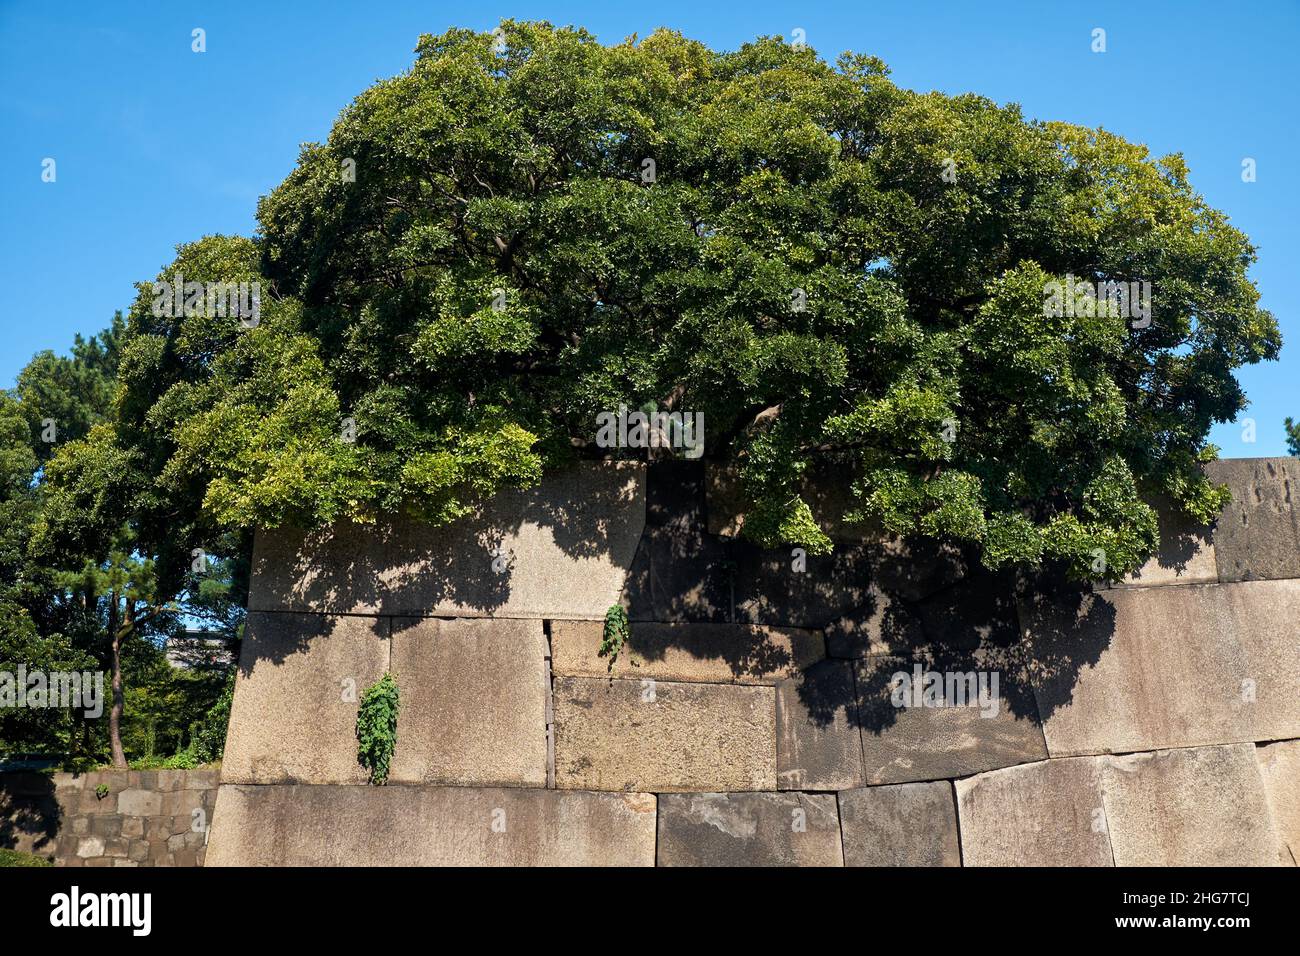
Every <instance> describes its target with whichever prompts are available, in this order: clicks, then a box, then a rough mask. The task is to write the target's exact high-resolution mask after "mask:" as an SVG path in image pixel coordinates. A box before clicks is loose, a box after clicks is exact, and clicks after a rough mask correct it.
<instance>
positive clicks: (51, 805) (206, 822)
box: [0, 770, 220, 866]
mask: <svg viewBox="0 0 1300 956" xmlns="http://www.w3.org/2000/svg"><path fill="white" fill-rule="evenodd" d="M219 775H220V771H218V770H100V771H95V772H92V773H84V774H72V773H55V774H46V773H29V772H18V773H3V774H0V847H5V848H7V849H13V850H20V851H22V852H24V853H34V854H36V855H37V856H41V857H44V858H46V859H48V860H51V861H52V862H53V863H55V864H56V865H58V866H202V865H203V861H204V855H205V852H206V846H207V837H208V831H209V829H210V825H211V821H212V813H213V809H214V807H215V804H216V796H217V781H218V777H219ZM101 786H102V787H107V788H108V792H107V793H105V794H103V795H102V796H101V795H100V794H99V792H97V791H98V790H99V788H100V787H101Z"/></svg>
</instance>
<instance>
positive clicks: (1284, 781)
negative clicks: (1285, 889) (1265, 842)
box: [1255, 740, 1300, 866]
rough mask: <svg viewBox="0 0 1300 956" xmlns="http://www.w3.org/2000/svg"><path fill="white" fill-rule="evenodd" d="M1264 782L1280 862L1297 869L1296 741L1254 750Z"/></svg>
mask: <svg viewBox="0 0 1300 956" xmlns="http://www.w3.org/2000/svg"><path fill="white" fill-rule="evenodd" d="M1255 758H1256V759H1257V760H1258V761H1259V770H1260V773H1261V774H1262V775H1263V778H1264V793H1265V795H1266V796H1267V797H1268V806H1269V810H1270V812H1271V814H1272V817H1273V828H1274V829H1275V830H1276V831H1277V835H1278V840H1279V841H1280V843H1281V844H1282V852H1281V856H1282V862H1283V863H1285V864H1287V865H1290V866H1300V740H1285V741H1281V742H1279V743H1275V744H1265V745H1264V746H1261V747H1257V748H1256V749H1255Z"/></svg>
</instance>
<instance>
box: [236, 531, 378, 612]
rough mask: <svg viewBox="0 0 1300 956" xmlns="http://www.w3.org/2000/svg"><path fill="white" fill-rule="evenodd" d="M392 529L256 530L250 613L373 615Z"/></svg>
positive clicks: (250, 583) (249, 592)
mask: <svg viewBox="0 0 1300 956" xmlns="http://www.w3.org/2000/svg"><path fill="white" fill-rule="evenodd" d="M391 534H392V530H391V529H389V528H387V527H373V526H368V525H356V524H351V523H349V522H340V523H339V524H337V525H335V526H334V527H332V528H321V529H316V530H313V531H310V532H305V531H302V530H300V529H297V528H276V529H273V530H262V531H258V532H257V534H256V535H255V536H254V538H253V566H252V575H251V577H250V578H249V587H248V609H249V611H309V612H314V613H319V614H378V613H379V612H380V610H381V608H382V607H383V605H384V595H383V593H382V582H381V578H382V576H383V574H384V572H385V571H386V570H387V569H388V539H389V537H390V536H391Z"/></svg>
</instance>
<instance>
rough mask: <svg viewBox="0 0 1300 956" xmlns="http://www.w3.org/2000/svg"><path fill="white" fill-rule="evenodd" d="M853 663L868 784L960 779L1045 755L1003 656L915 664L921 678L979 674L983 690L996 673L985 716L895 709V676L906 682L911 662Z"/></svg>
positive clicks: (965, 710)
mask: <svg viewBox="0 0 1300 956" xmlns="http://www.w3.org/2000/svg"><path fill="white" fill-rule="evenodd" d="M855 663H856V674H857V693H858V713H859V719H860V721H861V724H862V755H863V763H864V767H865V770H866V782H867V783H868V784H872V785H875V784H884V783H908V782H911V781H916V780H939V779H942V778H950V777H961V776H965V775H967V774H972V773H979V772H981V771H984V770H992V769H994V768H996V767H1007V766H1011V765H1013V764H1019V763H1026V762H1029V761H1033V760H1042V759H1043V758H1044V757H1046V756H1047V747H1046V745H1045V743H1044V741H1043V730H1042V727H1041V725H1040V724H1039V721H1038V715H1037V711H1036V709H1035V706H1034V701H1033V695H1032V694H1031V693H1030V692H1029V689H1028V684H1027V682H1026V681H1025V679H1024V677H1023V676H1022V671H1021V669H1020V664H1019V663H1018V661H1017V660H1016V659H1015V657H1014V655H1013V654H1011V653H1010V652H998V651H996V650H990V651H988V652H979V653H976V654H965V653H954V654H949V655H943V656H940V657H938V658H927V659H925V660H922V661H920V662H919V663H921V666H922V673H923V675H924V673H925V672H927V671H930V670H933V671H934V672H936V673H939V674H943V675H947V674H952V675H954V676H955V675H958V674H962V675H969V674H971V673H972V672H974V673H975V675H976V680H977V681H978V680H979V677H980V675H981V674H983V675H987V680H988V681H989V683H988V685H986V686H988V689H989V690H991V689H992V687H991V679H992V675H993V674H994V673H996V674H997V677H998V694H997V698H996V700H995V701H993V704H995V706H990V707H989V708H987V710H985V709H982V708H981V707H979V706H944V707H928V706H921V707H916V706H903V707H896V706H895V702H894V683H895V675H897V674H899V673H902V674H906V675H908V677H909V679H914V674H915V666H916V663H918V662H917V661H914V660H912V659H904V658H885V657H872V658H867V659H865V660H861V661H857V662H855ZM945 683H946V682H945ZM905 703H906V701H905ZM976 703H977V702H976ZM985 713H987V714H989V715H990V716H984V714H985Z"/></svg>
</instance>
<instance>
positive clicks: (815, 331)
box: [45, 22, 1280, 587]
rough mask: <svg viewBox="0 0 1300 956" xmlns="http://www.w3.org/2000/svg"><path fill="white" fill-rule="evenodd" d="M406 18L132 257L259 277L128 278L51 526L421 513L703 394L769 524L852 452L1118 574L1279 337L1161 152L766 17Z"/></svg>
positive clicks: (717, 454)
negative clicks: (829, 45)
mask: <svg viewBox="0 0 1300 956" xmlns="http://www.w3.org/2000/svg"><path fill="white" fill-rule="evenodd" d="M416 52H417V58H416V61H415V63H414V65H413V66H412V68H411V69H410V70H409V71H408V72H407V73H405V74H403V75H401V76H398V77H396V78H394V79H391V80H388V81H384V82H381V83H378V84H376V85H375V86H374V87H372V88H370V89H369V90H366V91H365V92H364V93H362V94H361V95H360V96H359V97H358V98H357V99H356V101H355V102H354V103H352V104H351V105H350V106H349V107H348V108H347V109H346V110H345V111H344V113H343V114H342V116H341V117H340V119H339V120H338V122H337V123H336V124H335V126H334V129H333V131H332V132H331V134H330V136H329V139H328V141H327V142H325V143H324V144H313V145H308V146H306V147H304V149H303V151H302V154H301V157H300V159H299V162H298V165H297V168H296V169H294V170H293V172H292V173H291V174H290V175H289V176H288V178H287V179H286V180H285V181H284V182H283V183H282V184H281V185H280V186H279V187H278V188H277V189H276V190H274V192H272V193H271V194H270V195H269V196H267V197H265V198H264V200H263V201H262V203H261V205H260V207H259V210H258V213H259V219H260V223H261V229H260V235H259V236H258V237H257V238H256V239H240V238H225V237H208V238H206V239H204V240H201V241H199V242H196V243H194V244H192V245H189V246H185V247H182V248H181V250H180V251H179V254H178V257H177V259H176V261H175V262H174V263H173V264H171V265H170V266H168V267H167V268H166V269H165V270H164V272H163V274H162V275H160V276H159V280H166V281H174V280H175V279H176V278H177V277H178V276H180V275H183V276H184V279H185V280H187V281H189V280H196V281H209V282H215V281H221V282H235V281H239V280H241V279H243V280H249V281H260V282H261V283H262V284H263V294H262V309H261V315H260V321H259V322H258V323H257V324H256V326H255V327H246V325H247V324H246V323H245V324H241V323H240V322H238V321H236V320H234V319H232V318H230V317H228V316H214V315H209V314H204V313H203V310H197V312H198V313H199V314H194V315H182V316H180V317H170V316H160V315H157V314H156V310H154V309H152V308H151V303H152V301H153V298H154V291H153V289H152V288H151V287H150V286H148V285H142V286H141V290H140V296H139V298H138V300H137V302H136V304H135V306H134V308H133V309H132V310H131V313H130V315H129V322H128V329H127V335H126V342H125V345H124V346H123V349H122V358H121V371H120V374H119V381H120V384H121V386H122V389H121V392H120V394H119V397H118V417H117V420H116V421H115V423H114V424H113V425H112V426H111V427H110V426H106V427H104V428H102V429H97V430H95V431H94V432H92V433H90V435H89V436H88V437H87V439H86V440H85V441H82V442H78V443H75V447H69V448H66V449H65V450H64V451H63V452H61V453H60V455H59V456H57V457H56V458H55V459H54V460H53V461H52V462H51V463H50V465H49V469H50V471H51V472H52V474H53V475H54V476H55V479H56V481H57V483H58V484H59V487H60V488H61V492H60V493H61V494H63V495H65V496H66V499H67V502H68V505H69V514H73V515H77V516H86V515H90V516H91V519H84V520H83V518H82V517H78V519H77V520H78V521H79V522H81V524H80V525H79V526H78V527H72V526H67V527H58V526H57V523H55V524H52V525H51V526H50V527H49V528H47V529H46V530H45V533H46V534H47V536H48V537H49V540H51V541H57V540H71V539H74V538H75V537H76V536H77V535H78V534H85V533H88V532H87V531H86V529H87V528H94V527H96V522H98V525H97V526H98V527H99V528H100V529H101V531H102V529H103V528H106V527H110V526H114V525H116V524H117V523H119V522H121V521H122V520H124V519H125V518H127V517H128V516H133V517H132V518H131V520H133V521H134V522H135V526H136V527H137V528H138V530H139V533H140V534H141V535H142V537H143V540H145V541H147V542H149V543H150V548H151V553H157V555H158V562H159V564H158V574H159V576H160V579H161V580H164V581H170V582H174V581H176V580H178V579H179V577H180V576H181V575H182V574H183V569H184V566H185V563H186V562H187V560H188V557H187V555H188V552H189V549H191V548H192V547H195V546H202V545H204V544H205V543H206V544H210V543H211V542H214V541H217V540H219V539H223V536H225V537H224V540H225V541H226V542H227V544H228V546H229V548H228V553H234V552H237V551H238V546H237V545H238V543H239V542H246V538H244V537H241V536H243V535H246V534H247V531H248V529H251V528H253V527H257V526H266V525H277V524H280V523H284V522H294V523H305V524H315V523H320V522H329V521H333V520H336V519H340V518H352V519H357V520H362V521H368V520H373V519H375V518H376V517H377V516H378V515H380V514H383V513H391V512H396V511H400V510H406V511H408V512H409V513H412V514H415V515H418V516H420V517H423V518H425V519H428V520H433V521H443V520H449V519H451V518H454V517H456V516H457V515H459V514H462V513H463V512H464V511H465V510H466V509H467V508H469V507H471V506H472V505H473V504H474V502H475V501H477V500H478V499H479V498H481V497H482V496H484V495H486V494H489V493H491V492H492V491H493V490H494V489H496V488H498V487H500V486H503V485H526V484H528V483H531V482H535V481H536V480H537V479H538V478H539V477H540V475H541V474H542V473H543V472H544V471H545V470H546V469H548V468H553V467H558V466H560V465H562V464H563V463H565V462H566V461H569V460H572V459H573V458H575V457H606V456H611V455H613V456H619V455H621V456H638V455H644V454H645V452H644V451H641V450H638V449H623V450H618V449H608V448H603V447H599V446H598V445H597V444H596V442H595V440H594V438H595V433H596V417H597V415H598V414H600V413H602V412H607V411H610V410H614V409H617V408H618V407H619V406H620V405H621V404H622V405H628V406H631V407H633V408H636V407H640V406H643V405H645V404H646V403H655V404H656V405H657V406H658V407H660V408H665V409H677V410H683V411H691V412H702V413H703V414H704V421H705V454H706V456H707V457H708V458H709V459H712V460H717V461H733V462H735V463H736V464H738V466H739V467H740V471H741V476H742V479H743V486H744V491H745V494H746V497H747V499H748V520H747V521H746V523H745V532H746V534H748V535H750V536H751V537H753V538H755V539H756V540H758V541H759V542H760V543H762V544H765V545H777V544H781V543H787V544H800V545H803V546H806V547H808V548H810V549H813V550H825V549H827V548H829V547H830V541H829V539H828V538H827V536H826V535H825V533H824V531H823V530H822V529H820V528H819V527H818V526H817V524H816V522H815V521H814V519H813V516H812V514H811V511H810V509H809V507H808V505H807V504H806V503H805V501H804V499H803V497H802V496H801V487H802V483H803V481H804V480H805V478H806V476H807V475H808V474H809V473H810V469H816V468H818V467H819V466H821V465H823V464H828V465H834V466H837V467H843V468H845V469H847V470H848V471H849V472H851V473H852V474H853V475H855V476H856V480H855V481H854V483H853V491H854V493H855V496H856V505H855V507H854V508H853V510H852V511H851V513H850V514H849V516H848V517H849V518H850V519H852V520H860V521H865V522H871V523H873V524H875V525H878V526H880V527H882V528H883V529H885V530H887V531H889V532H892V533H896V534H912V535H927V536H934V537H940V538H946V539H950V540H955V541H961V542H968V543H972V544H975V545H978V546H980V547H981V548H982V553H983V555H984V560H985V562H986V563H987V564H988V565H989V566H991V567H999V566H1005V565H1034V564H1037V563H1039V562H1043V561H1055V562H1063V563H1064V564H1066V565H1067V566H1068V567H1069V568H1070V569H1071V570H1072V571H1074V572H1075V573H1076V574H1080V575H1093V574H1096V573H1098V571H1099V570H1100V568H1099V567H1098V555H1101V556H1102V560H1103V562H1104V572H1102V573H1104V574H1105V575H1107V576H1114V575H1117V574H1121V573H1123V572H1125V571H1127V570H1130V569H1132V568H1133V567H1135V566H1137V565H1138V564H1140V562H1141V561H1142V560H1143V559H1144V558H1145V556H1146V554H1147V553H1148V552H1149V551H1150V549H1151V548H1152V546H1153V545H1154V543H1155V535H1156V523H1155V517H1154V514H1153V512H1152V510H1151V509H1150V508H1149V507H1148V506H1147V505H1145V504H1143V499H1144V498H1149V497H1150V496H1152V495H1156V494H1160V495H1163V496H1167V497H1170V498H1172V499H1173V500H1175V501H1177V502H1179V503H1180V504H1181V506H1182V507H1183V508H1185V509H1186V510H1187V511H1188V512H1189V513H1190V514H1192V515H1194V516H1197V517H1200V518H1209V517H1212V516H1213V515H1214V514H1215V513H1217V511H1218V508H1219V506H1220V505H1221V503H1222V500H1223V495H1224V494H1225V492H1223V491H1222V490H1220V489H1216V488H1215V487H1214V486H1212V485H1211V484H1209V483H1208V482H1207V481H1206V480H1205V478H1204V477H1203V475H1202V472H1201V470H1200V468H1199V464H1198V463H1199V462H1200V461H1202V460H1205V459H1206V458H1207V457H1212V456H1213V454H1214V449H1213V448H1212V447H1211V446H1208V445H1207V436H1208V433H1209V429H1210V427H1211V425H1212V423H1214V422H1221V421H1227V420H1231V419H1232V418H1234V417H1235V416H1236V414H1237V413H1238V412H1239V411H1240V410H1241V409H1242V408H1243V407H1244V403H1245V397H1244V395H1243V393H1242V390H1241V388H1240V386H1239V384H1238V382H1237V380H1236V378H1235V377H1234V371H1235V370H1236V369H1237V368H1239V367H1240V366H1242V365H1244V364H1249V363H1254V362H1258V361H1261V360H1265V359H1271V358H1273V357H1275V356H1276V354H1277V351H1278V349H1279V347H1280V336H1279V333H1278V329H1277V325H1276V323H1275V321H1274V320H1273V318H1272V317H1271V316H1270V315H1269V314H1268V313H1267V312H1265V311H1263V310H1261V309H1259V307H1258V304H1257V303H1258V293H1257V291H1256V289H1255V287H1254V285H1253V284H1252V282H1251V281H1250V279H1249V278H1248V277H1247V269H1248V267H1249V266H1250V264H1251V263H1252V261H1253V258H1254V251H1253V249H1252V247H1251V245H1250V243H1249V242H1248V240H1247V239H1246V237H1245V236H1244V235H1242V234H1241V233H1240V232H1239V231H1238V230H1236V229H1235V228H1233V227H1232V226H1231V225H1229V223H1228V221H1227V218H1226V217H1225V216H1224V215H1223V214H1222V213H1220V212H1218V211H1216V210H1214V209H1212V208H1210V207H1208V206H1207V205H1206V204H1205V203H1204V202H1203V200H1202V199H1201V197H1200V196H1199V195H1198V194H1197V193H1196V192H1195V191H1194V190H1193V188H1192V187H1191V185H1190V184H1189V181H1188V171H1187V169H1186V167H1185V165H1184V163H1183V161H1182V159H1181V158H1180V157H1179V156H1177V155H1172V156H1167V157H1164V158H1160V159H1153V158H1152V157H1150V156H1149V155H1148V153H1147V150H1146V149H1145V148H1144V147H1142V146H1140V145H1136V144H1133V143H1129V142H1127V141H1125V140H1123V139H1122V138H1120V137H1118V136H1115V135H1112V134H1110V133H1108V132H1106V131H1104V130H1093V129H1084V128H1081V127H1077V126H1072V125H1069V124H1064V123H1055V122H1038V121H1029V120H1026V119H1025V118H1024V117H1023V116H1022V115H1021V113H1020V110H1019V109H1018V108H1016V107H1015V106H998V105H996V104H994V103H992V102H990V101H989V100H987V99H984V98H982V97H979V96H975V95H964V96H946V95H942V94H939V93H928V94H919V93H913V92H909V91H907V90H903V89H899V88H898V87H896V86H894V85H893V84H892V83H891V82H890V81H889V79H888V75H887V72H888V71H887V70H886V68H885V66H884V64H882V63H881V62H880V61H879V60H877V59H875V58H873V57H869V56H860V55H852V54H846V55H844V56H842V57H841V58H840V59H839V61H838V62H837V63H836V64H834V65H831V64H828V63H827V62H825V61H823V60H821V59H819V58H818V56H817V55H816V54H815V53H814V52H813V51H812V50H809V49H802V48H795V47H792V46H790V45H787V44H784V43H782V42H781V41H780V40H778V39H775V38H773V39H764V40H760V41H758V42H755V43H753V44H750V45H746V46H744V47H743V48H741V49H740V50H738V51H736V52H727V53H720V52H714V51H711V50H709V49H707V48H706V47H704V46H703V45H701V44H699V43H696V42H692V41H690V40H687V39H684V38H683V37H681V36H679V35H677V34H675V33H672V32H669V31H659V32H656V33H654V34H653V35H651V36H649V37H647V38H645V39H643V40H639V41H638V40H636V39H632V40H629V41H627V42H624V43H622V44H619V45H615V46H602V45H600V44H599V43H597V42H595V40H594V39H593V38H592V37H591V36H590V35H588V34H587V33H585V32H583V31H581V30H559V29H553V28H552V27H550V26H549V25H546V24H533V23H514V22H507V23H504V24H503V25H502V28H501V30H500V31H499V33H498V34H497V35H495V36H494V35H488V34H478V33H473V32H469V31H465V30H453V31H450V32H448V33H446V34H443V35H442V36H438V37H430V36H425V37H422V38H421V39H420V42H419V45H418V47H417V51H416ZM1074 280H1080V281H1086V282H1094V283H1102V282H1107V281H1115V282H1124V283H1129V282H1144V283H1149V288H1150V290H1151V292H1150V300H1149V314H1148V315H1147V317H1146V319H1144V321H1142V322H1135V321H1133V320H1132V317H1131V316H1128V315H1124V314H1120V313H1119V312H1117V311H1116V310H1114V309H1109V308H1093V307H1091V306H1088V307H1085V305H1086V303H1083V302H1082V301H1080V303H1079V307H1078V308H1068V309H1064V310H1057V311H1058V312H1060V313H1061V314H1050V313H1051V311H1052V310H1050V309H1046V308H1045V307H1044V303H1045V295H1046V290H1047V289H1048V288H1050V287H1051V284H1052V283H1054V282H1055V283H1065V282H1070V281H1074ZM110 474H111V475H112V476H113V477H114V478H116V479H117V481H116V484H112V486H111V487H109V484H111V483H106V479H107V478H108V477H109V475H110ZM173 587H174V585H173Z"/></svg>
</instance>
